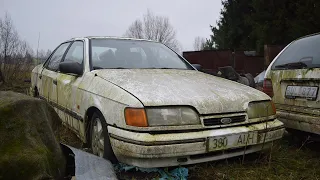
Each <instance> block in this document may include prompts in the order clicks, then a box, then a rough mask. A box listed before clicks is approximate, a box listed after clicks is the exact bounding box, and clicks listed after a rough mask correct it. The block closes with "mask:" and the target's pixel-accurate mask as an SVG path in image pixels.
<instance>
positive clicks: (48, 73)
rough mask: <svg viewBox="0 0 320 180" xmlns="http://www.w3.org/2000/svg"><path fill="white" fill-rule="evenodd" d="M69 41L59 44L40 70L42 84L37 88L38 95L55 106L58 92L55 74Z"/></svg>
mask: <svg viewBox="0 0 320 180" xmlns="http://www.w3.org/2000/svg"><path fill="white" fill-rule="evenodd" d="M69 45H70V43H69V42H68V43H63V44H61V45H60V46H59V47H58V48H57V49H56V50H55V51H54V53H53V54H52V55H51V57H50V59H48V61H47V63H46V64H45V65H44V68H43V70H42V72H41V75H40V77H39V78H41V81H42V86H41V87H40V88H39V95H40V96H41V97H43V98H45V99H46V100H47V101H48V102H50V103H51V104H52V105H53V106H54V107H55V108H57V102H58V96H57V95H58V94H57V76H58V72H57V71H58V68H59V63H60V62H61V60H62V58H63V56H64V54H65V52H66V50H67V48H68V47H69Z"/></svg>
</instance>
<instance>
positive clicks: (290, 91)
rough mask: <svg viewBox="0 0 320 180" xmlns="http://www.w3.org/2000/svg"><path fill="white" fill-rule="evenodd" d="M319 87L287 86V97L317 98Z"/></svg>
mask: <svg viewBox="0 0 320 180" xmlns="http://www.w3.org/2000/svg"><path fill="white" fill-rule="evenodd" d="M318 89H319V87H316V86H287V89H286V94H285V96H286V98H290V99H293V98H296V97H301V98H307V99H312V100H316V99H317V94H318Z"/></svg>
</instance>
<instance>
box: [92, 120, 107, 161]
mask: <svg viewBox="0 0 320 180" xmlns="http://www.w3.org/2000/svg"><path fill="white" fill-rule="evenodd" d="M91 147H92V153H93V154H95V155H97V156H100V157H103V153H104V133H103V128H102V124H101V120H100V119H99V118H96V119H94V121H93V128H92V137H91Z"/></svg>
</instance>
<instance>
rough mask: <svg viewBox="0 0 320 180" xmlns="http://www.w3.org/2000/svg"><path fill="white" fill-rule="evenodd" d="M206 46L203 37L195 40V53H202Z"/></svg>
mask: <svg viewBox="0 0 320 180" xmlns="http://www.w3.org/2000/svg"><path fill="white" fill-rule="evenodd" d="M205 45H206V40H205V39H204V38H202V37H199V36H198V37H196V38H195V39H194V43H193V48H194V50H195V51H202V50H204V47H205Z"/></svg>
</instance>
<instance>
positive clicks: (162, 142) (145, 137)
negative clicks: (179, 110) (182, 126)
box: [108, 120, 284, 168]
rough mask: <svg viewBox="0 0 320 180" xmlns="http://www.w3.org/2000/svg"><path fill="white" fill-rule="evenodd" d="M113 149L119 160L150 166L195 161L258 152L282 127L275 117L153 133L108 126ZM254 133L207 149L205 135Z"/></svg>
mask: <svg viewBox="0 0 320 180" xmlns="http://www.w3.org/2000/svg"><path fill="white" fill-rule="evenodd" d="M108 131H109V134H110V140H111V144H112V148H113V151H114V153H115V155H116V156H117V158H118V160H119V161H120V162H124V163H127V164H131V165H135V166H139V167H145V168H151V167H167V166H178V165H187V164H195V163H201V162H207V161H214V160H219V159H225V158H230V157H234V156H239V155H243V154H248V153H253V152H257V151H261V150H263V149H266V148H270V147H271V146H272V142H273V141H274V140H277V139H280V138H282V136H283V133H284V126H283V123H281V122H280V121H279V120H274V121H271V122H268V123H266V122H264V123H260V124H254V125H249V126H239V127H230V128H223V129H214V130H203V131H198V132H186V133H170V134H156V135H152V134H149V133H137V132H131V131H126V130H122V129H118V128H115V127H110V126H109V127H108ZM250 132H255V133H257V134H258V140H257V142H256V143H254V144H251V145H249V146H241V147H236V148H229V149H224V150H214V151H212V150H209V148H208V147H209V145H208V144H209V138H212V137H217V136H219V137H223V136H230V135H237V134H248V133H250Z"/></svg>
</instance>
